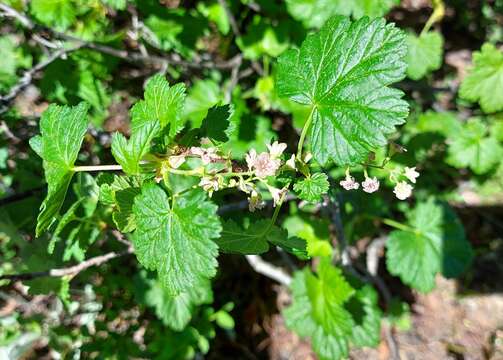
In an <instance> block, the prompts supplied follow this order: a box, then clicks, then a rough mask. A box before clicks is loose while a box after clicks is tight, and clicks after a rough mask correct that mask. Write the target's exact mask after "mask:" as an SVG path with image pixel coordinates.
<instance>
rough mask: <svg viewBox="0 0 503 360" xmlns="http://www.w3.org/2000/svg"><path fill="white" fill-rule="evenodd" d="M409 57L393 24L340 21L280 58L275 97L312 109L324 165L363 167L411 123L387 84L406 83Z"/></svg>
mask: <svg viewBox="0 0 503 360" xmlns="http://www.w3.org/2000/svg"><path fill="white" fill-rule="evenodd" d="M406 51H407V47H406V45H405V37H404V34H403V33H402V32H401V31H400V30H398V29H397V28H395V27H394V25H393V24H386V23H385V21H384V20H383V19H375V20H369V19H368V18H366V17H365V18H362V19H360V20H357V21H355V22H351V21H350V20H349V19H347V18H345V17H340V16H336V17H333V18H331V19H330V20H328V21H327V22H326V23H325V25H324V26H323V27H322V28H321V30H320V31H319V32H318V33H315V34H311V35H309V36H308V37H307V38H306V40H304V42H303V43H302V46H301V48H300V50H298V49H291V50H288V51H286V52H285V53H283V55H281V56H280V57H279V59H278V67H277V81H276V90H277V92H278V95H280V96H283V97H288V98H290V99H291V100H293V101H296V102H298V103H301V104H305V105H309V106H311V108H312V124H311V126H310V131H309V138H310V141H311V151H312V153H313V155H314V158H315V159H316V160H317V161H318V162H319V163H320V164H321V165H328V164H329V163H331V162H335V163H336V164H338V165H349V164H355V163H358V162H360V161H362V160H364V159H365V158H366V157H367V155H368V153H369V152H370V151H374V150H376V149H377V148H378V147H380V146H383V145H385V144H386V143H387V138H386V136H387V135H389V134H391V133H392V132H394V131H395V126H396V125H399V124H402V123H403V122H404V121H405V118H406V116H407V114H408V105H407V102H405V101H404V100H402V99H401V97H402V95H403V93H402V92H401V91H399V90H396V89H392V88H390V87H389V85H391V84H392V83H394V82H396V81H398V80H400V79H402V78H403V77H404V75H405V68H406V64H405V62H404V57H405V55H406Z"/></svg>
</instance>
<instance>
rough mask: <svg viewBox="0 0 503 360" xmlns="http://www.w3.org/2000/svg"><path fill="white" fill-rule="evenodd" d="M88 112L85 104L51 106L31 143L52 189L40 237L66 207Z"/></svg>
mask: <svg viewBox="0 0 503 360" xmlns="http://www.w3.org/2000/svg"><path fill="white" fill-rule="evenodd" d="M88 109H89V106H88V105H87V104H85V103H80V104H79V105H77V106H74V107H69V106H58V105H54V104H51V105H50V106H49V107H48V108H47V110H46V111H44V113H43V114H42V117H41V119H40V133H41V135H40V137H34V138H32V139H31V140H30V144H31V145H32V146H33V149H34V151H35V152H36V153H37V154H38V155H40V157H41V158H42V159H43V160H44V161H43V166H44V171H45V179H46V181H47V186H48V190H47V196H46V198H45V199H44V201H43V202H42V205H41V207H40V214H39V216H38V218H37V229H36V235H37V236H40V235H41V234H42V233H43V232H44V231H45V230H47V228H48V227H49V226H50V225H51V224H52V222H53V221H54V219H55V217H56V216H57V215H58V214H59V210H60V209H61V206H62V205H63V201H64V200H65V196H66V191H67V190H68V186H69V185H70V181H71V180H72V176H73V174H74V171H73V165H74V163H75V160H77V155H78V153H79V150H80V147H81V145H82V141H83V140H84V135H85V133H86V131H87V118H86V116H87V111H88Z"/></svg>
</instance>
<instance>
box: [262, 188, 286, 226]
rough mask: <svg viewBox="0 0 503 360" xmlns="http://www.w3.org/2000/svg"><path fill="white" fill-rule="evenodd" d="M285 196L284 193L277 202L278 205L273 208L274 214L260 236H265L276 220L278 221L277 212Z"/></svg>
mask: <svg viewBox="0 0 503 360" xmlns="http://www.w3.org/2000/svg"><path fill="white" fill-rule="evenodd" d="M285 195H286V193H284V194H283V195H282V196H281V199H280V200H279V202H278V205H276V207H275V208H274V213H273V214H272V218H271V221H270V222H269V225H267V227H266V229H265V230H264V232H263V233H262V236H265V235H266V234H267V233H268V232H269V230H271V228H272V227H273V225H274V224H276V220H277V219H278V215H279V211H280V210H281V206H282V205H283V201H284V200H285Z"/></svg>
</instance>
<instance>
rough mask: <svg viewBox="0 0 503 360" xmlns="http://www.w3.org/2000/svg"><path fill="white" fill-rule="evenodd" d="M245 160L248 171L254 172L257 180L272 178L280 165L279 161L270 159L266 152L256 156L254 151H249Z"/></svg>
mask: <svg viewBox="0 0 503 360" xmlns="http://www.w3.org/2000/svg"><path fill="white" fill-rule="evenodd" d="M245 159H246V164H247V165H248V169H249V170H250V171H255V175H257V176H258V177H259V178H265V177H267V176H274V175H275V174H276V171H277V170H278V169H279V167H280V165H281V160H279V159H272V158H271V155H270V154H269V153H266V152H263V153H260V154H259V155H257V152H256V151H255V150H254V149H252V150H250V152H249V153H248V154H247V155H246V158H245Z"/></svg>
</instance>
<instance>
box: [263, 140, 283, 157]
mask: <svg viewBox="0 0 503 360" xmlns="http://www.w3.org/2000/svg"><path fill="white" fill-rule="evenodd" d="M267 148H268V149H269V153H270V154H271V158H273V159H276V158H279V157H280V156H281V154H283V151H285V149H286V144H285V143H279V142H277V141H275V142H273V143H272V144H271V145H267Z"/></svg>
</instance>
